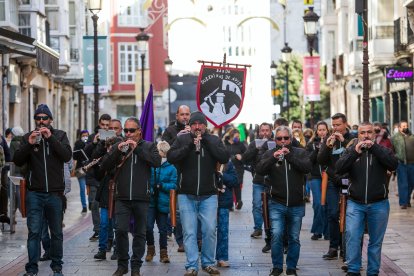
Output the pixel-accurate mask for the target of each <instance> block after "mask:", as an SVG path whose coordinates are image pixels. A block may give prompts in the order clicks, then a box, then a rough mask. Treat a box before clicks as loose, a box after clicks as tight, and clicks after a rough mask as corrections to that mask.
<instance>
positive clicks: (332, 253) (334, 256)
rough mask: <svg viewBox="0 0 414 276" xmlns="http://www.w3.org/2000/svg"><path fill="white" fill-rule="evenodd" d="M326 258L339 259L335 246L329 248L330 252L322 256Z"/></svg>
mask: <svg viewBox="0 0 414 276" xmlns="http://www.w3.org/2000/svg"><path fill="white" fill-rule="evenodd" d="M322 258H324V259H325V260H336V259H338V250H336V249H335V248H329V251H328V253H326V254H325V255H323V256H322Z"/></svg>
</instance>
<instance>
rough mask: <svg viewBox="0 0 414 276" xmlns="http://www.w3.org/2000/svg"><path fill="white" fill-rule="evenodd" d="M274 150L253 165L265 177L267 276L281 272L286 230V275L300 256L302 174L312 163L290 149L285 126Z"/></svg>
mask: <svg viewBox="0 0 414 276" xmlns="http://www.w3.org/2000/svg"><path fill="white" fill-rule="evenodd" d="M275 141H276V147H275V148H274V149H271V150H268V151H266V153H264V154H263V156H262V157H261V160H260V161H259V163H258V164H257V166H256V170H257V172H258V173H260V174H262V175H267V176H268V179H267V182H266V183H268V184H269V185H270V191H269V197H270V200H269V203H268V204H269V219H270V222H271V231H272V264H273V269H272V271H271V273H270V276H275V275H281V274H282V273H283V251H284V245H283V236H284V235H285V229H287V236H288V247H287V256H286V267H287V268H286V274H287V275H296V266H297V263H298V260H299V255H300V240H299V234H300V230H301V227H302V218H303V217H304V216H305V201H304V196H305V195H304V189H305V174H307V173H309V172H310V170H311V168H312V163H311V161H310V159H309V156H308V154H307V152H306V151H305V150H304V149H301V148H297V147H293V146H292V145H291V141H292V131H291V130H290V128H288V127H286V126H280V127H278V128H276V130H275Z"/></svg>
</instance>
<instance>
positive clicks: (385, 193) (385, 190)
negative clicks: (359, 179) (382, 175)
mask: <svg viewBox="0 0 414 276" xmlns="http://www.w3.org/2000/svg"><path fill="white" fill-rule="evenodd" d="M382 186H384V198H386V197H387V188H385V184H382Z"/></svg>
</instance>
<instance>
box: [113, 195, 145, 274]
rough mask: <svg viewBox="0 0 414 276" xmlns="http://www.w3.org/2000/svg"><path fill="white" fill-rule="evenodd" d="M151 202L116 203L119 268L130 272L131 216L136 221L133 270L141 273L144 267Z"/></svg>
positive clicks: (123, 201) (126, 201) (125, 201)
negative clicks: (148, 213)
mask: <svg viewBox="0 0 414 276" xmlns="http://www.w3.org/2000/svg"><path fill="white" fill-rule="evenodd" d="M148 206H149V202H146V201H138V200H117V201H115V216H116V224H117V226H116V227H117V228H116V247H117V250H118V267H119V268H125V269H127V270H128V260H129V254H128V251H129V240H128V231H129V221H130V217H131V215H132V216H133V218H134V221H135V227H134V233H133V236H134V238H133V241H132V258H131V270H132V271H139V270H140V268H141V266H142V256H144V253H145V232H146V225H147V210H148Z"/></svg>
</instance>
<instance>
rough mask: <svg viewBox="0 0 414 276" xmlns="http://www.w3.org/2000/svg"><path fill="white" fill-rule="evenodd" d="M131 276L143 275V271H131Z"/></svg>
mask: <svg viewBox="0 0 414 276" xmlns="http://www.w3.org/2000/svg"><path fill="white" fill-rule="evenodd" d="M131 276H141V273H139V271H131Z"/></svg>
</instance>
